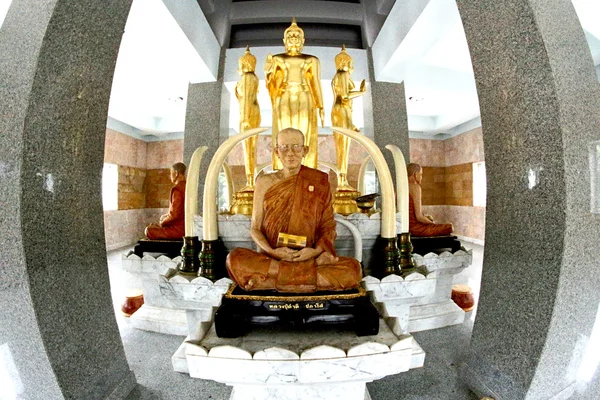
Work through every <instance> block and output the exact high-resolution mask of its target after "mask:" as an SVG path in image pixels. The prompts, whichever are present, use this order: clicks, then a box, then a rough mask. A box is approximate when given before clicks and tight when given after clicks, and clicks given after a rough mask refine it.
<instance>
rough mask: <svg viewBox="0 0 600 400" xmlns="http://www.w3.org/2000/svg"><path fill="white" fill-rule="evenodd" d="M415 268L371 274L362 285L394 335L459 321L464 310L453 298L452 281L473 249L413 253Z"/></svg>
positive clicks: (467, 260)
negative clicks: (403, 273) (378, 275)
mask: <svg viewBox="0 0 600 400" xmlns="http://www.w3.org/2000/svg"><path fill="white" fill-rule="evenodd" d="M413 262H414V263H415V265H416V270H415V271H414V272H413V273H411V274H409V275H406V276H404V277H402V276H398V275H389V276H386V277H385V278H383V279H381V280H379V279H377V278H374V277H372V276H367V277H365V278H364V279H363V281H362V285H363V287H364V288H365V289H366V290H367V291H368V292H369V294H370V295H371V301H372V302H373V304H375V306H376V307H377V309H378V311H379V314H380V315H381V316H382V317H384V318H386V320H387V322H388V324H389V325H390V327H391V328H392V330H393V332H394V333H395V334H406V333H409V332H419V331H423V330H428V329H435V328H441V327H444V326H450V325H456V324H460V323H462V322H463V321H464V317H465V313H464V311H463V310H462V309H461V308H460V307H458V306H457V305H456V304H455V303H454V302H453V301H452V300H451V295H452V281H453V277H454V275H456V274H458V273H460V272H461V271H463V270H464V269H465V268H467V267H468V266H469V265H471V263H472V262H473V253H472V251H470V250H469V251H464V250H459V251H457V252H455V253H450V252H443V253H441V254H439V255H437V254H434V253H429V254H426V255H425V256H420V255H418V254H413Z"/></svg>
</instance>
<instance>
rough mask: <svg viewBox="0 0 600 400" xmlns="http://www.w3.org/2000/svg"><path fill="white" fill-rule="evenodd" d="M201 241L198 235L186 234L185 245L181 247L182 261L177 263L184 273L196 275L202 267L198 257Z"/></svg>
mask: <svg viewBox="0 0 600 400" xmlns="http://www.w3.org/2000/svg"><path fill="white" fill-rule="evenodd" d="M199 250H200V243H199V242H198V236H184V237H183V247H182V248H181V257H182V258H183V259H182V260H181V262H180V263H179V264H178V265H177V269H178V270H179V272H180V273H181V274H184V275H196V274H197V273H198V270H199V268H200V261H199V259H198V251H199Z"/></svg>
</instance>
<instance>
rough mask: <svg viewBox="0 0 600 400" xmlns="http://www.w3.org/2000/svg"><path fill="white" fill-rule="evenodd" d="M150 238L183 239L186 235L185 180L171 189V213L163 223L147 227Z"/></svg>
mask: <svg viewBox="0 0 600 400" xmlns="http://www.w3.org/2000/svg"><path fill="white" fill-rule="evenodd" d="M146 236H147V237H148V239H151V240H157V239H181V238H183V237H184V236H185V181H181V182H179V183H177V185H175V186H173V188H172V189H171V197H170V198H169V214H167V218H165V220H164V221H163V222H162V224H161V225H158V224H151V225H149V226H148V228H146Z"/></svg>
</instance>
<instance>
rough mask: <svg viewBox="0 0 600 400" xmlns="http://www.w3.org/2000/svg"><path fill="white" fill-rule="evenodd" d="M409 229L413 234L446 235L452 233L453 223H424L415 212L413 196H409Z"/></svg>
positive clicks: (422, 235)
mask: <svg viewBox="0 0 600 400" xmlns="http://www.w3.org/2000/svg"><path fill="white" fill-rule="evenodd" d="M408 231H409V232H410V234H411V236H420V237H425V236H446V235H449V234H451V233H452V224H424V223H422V222H419V220H418V219H417V216H416V214H415V206H414V203H413V198H412V196H410V195H409V196H408Z"/></svg>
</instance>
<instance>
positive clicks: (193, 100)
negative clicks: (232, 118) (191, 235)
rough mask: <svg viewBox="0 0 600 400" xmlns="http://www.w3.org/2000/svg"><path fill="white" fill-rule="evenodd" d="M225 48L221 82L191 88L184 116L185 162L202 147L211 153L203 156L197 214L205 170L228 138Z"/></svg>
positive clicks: (221, 65) (220, 65) (221, 63)
mask: <svg viewBox="0 0 600 400" xmlns="http://www.w3.org/2000/svg"><path fill="white" fill-rule="evenodd" d="M224 68H225V48H222V49H221V56H220V60H219V73H218V79H217V80H216V81H215V82H204V83H193V84H190V85H189V86H188V99H187V108H186V115H185V136H184V139H183V159H184V163H185V164H186V165H190V159H191V158H192V154H193V153H194V151H196V149H197V148H198V147H200V146H207V147H208V149H207V150H206V151H205V152H204V155H203V156H202V165H201V166H200V179H199V185H198V210H202V197H203V193H204V182H205V180H206V174H205V172H206V170H207V169H208V165H209V163H210V161H211V160H212V157H213V155H214V154H215V151H217V149H218V148H219V146H220V145H221V143H223V142H224V141H225V140H226V139H227V138H228V137H229V108H230V106H229V101H230V99H229V96H230V95H229V92H228V91H227V89H226V88H225V86H224V84H223V71H224Z"/></svg>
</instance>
